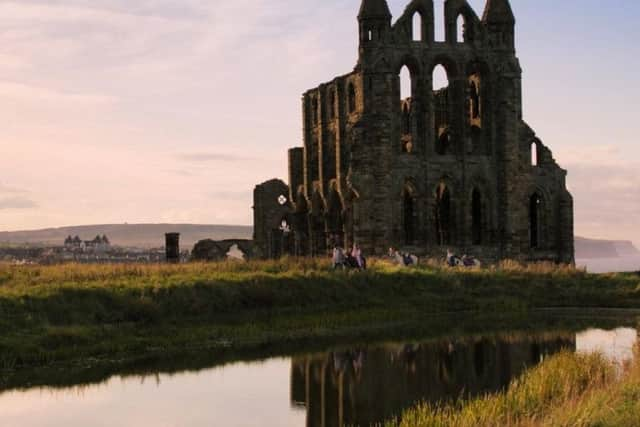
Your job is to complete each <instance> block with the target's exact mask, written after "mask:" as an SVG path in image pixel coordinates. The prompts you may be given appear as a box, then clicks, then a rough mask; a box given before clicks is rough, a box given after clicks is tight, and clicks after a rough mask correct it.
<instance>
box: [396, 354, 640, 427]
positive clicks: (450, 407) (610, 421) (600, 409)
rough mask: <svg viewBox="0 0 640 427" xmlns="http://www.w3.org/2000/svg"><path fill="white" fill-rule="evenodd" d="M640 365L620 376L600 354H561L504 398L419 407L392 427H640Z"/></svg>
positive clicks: (526, 376) (518, 382) (499, 395)
mask: <svg viewBox="0 0 640 427" xmlns="http://www.w3.org/2000/svg"><path fill="white" fill-rule="evenodd" d="M639 398H640V360H638V359H637V358H636V361H635V362H634V363H633V365H632V366H631V367H627V369H626V370H625V371H624V372H623V375H622V376H621V375H620V372H619V371H618V370H617V369H616V368H615V367H614V366H613V365H612V363H611V362H610V361H608V360H607V359H605V358H604V357H603V356H602V355H599V354H591V355H584V354H573V353H569V352H565V353H561V354H558V355H556V356H553V357H551V358H550V359H548V360H546V361H545V362H544V363H543V364H541V365H540V366H538V367H536V368H533V369H532V370H530V371H528V372H527V373H525V374H524V375H523V376H522V377H521V378H519V379H518V380H516V381H514V382H513V383H512V384H511V386H510V387H509V389H508V390H507V391H506V392H503V393H497V394H491V395H488V396H485V397H482V398H478V399H474V400H471V401H469V402H461V403H456V404H443V405H426V404H425V405H419V406H417V407H416V408H414V409H411V410H409V411H407V412H406V413H405V414H404V415H403V416H402V418H401V420H399V421H393V422H389V423H387V425H386V427H436V426H437V427H449V426H451V427H478V426H480V427H481V426H501V427H502V426H585V427H586V426H612V427H613V426H616V427H624V426H637V425H640V399H639Z"/></svg>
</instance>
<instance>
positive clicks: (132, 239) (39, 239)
mask: <svg viewBox="0 0 640 427" xmlns="http://www.w3.org/2000/svg"><path fill="white" fill-rule="evenodd" d="M173 232H175V233H180V246H181V247H182V248H184V249H192V248H193V245H194V244H195V243H196V242H198V241H199V240H203V239H213V240H224V239H251V238H252V234H253V227H250V226H242V225H194V224H107V225H87V226H77V227H61V228H48V229H44V230H34V231H15V232H0V243H5V244H7V243H9V244H34V245H35V244H45V245H56V246H61V245H62V244H64V239H65V238H66V237H67V236H76V235H77V236H80V238H81V239H83V240H91V239H93V238H94V237H95V236H97V235H103V234H105V235H107V237H108V238H109V240H110V241H111V244H113V245H116V246H124V247H135V248H156V247H163V246H164V235H165V233H173Z"/></svg>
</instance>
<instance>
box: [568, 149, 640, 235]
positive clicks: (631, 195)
mask: <svg viewBox="0 0 640 427" xmlns="http://www.w3.org/2000/svg"><path fill="white" fill-rule="evenodd" d="M557 153H558V158H559V159H560V163H561V164H562V166H563V167H566V168H567V170H568V178H567V179H568V186H569V188H570V191H571V192H572V193H573V197H574V200H575V217H576V232H577V234H580V235H585V236H587V237H598V238H616V239H627V240H629V239H630V240H634V241H635V242H640V227H638V225H637V216H638V213H639V212H640V174H638V172H637V171H638V170H640V161H638V160H636V159H635V157H634V156H625V151H624V150H622V149H620V148H618V147H616V146H613V145H597V146H590V145H582V146H566V147H563V148H562V149H561V150H558V152H557Z"/></svg>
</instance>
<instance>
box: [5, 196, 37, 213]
mask: <svg viewBox="0 0 640 427" xmlns="http://www.w3.org/2000/svg"><path fill="white" fill-rule="evenodd" d="M37 207H38V204H37V203H36V202H34V201H33V200H30V199H27V198H25V197H20V196H15V197H0V210H8V209H35V208H37Z"/></svg>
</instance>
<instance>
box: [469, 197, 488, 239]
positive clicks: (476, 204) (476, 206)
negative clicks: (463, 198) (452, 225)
mask: <svg viewBox="0 0 640 427" xmlns="http://www.w3.org/2000/svg"><path fill="white" fill-rule="evenodd" d="M485 211H486V208H485V201H484V197H483V194H482V190H481V189H480V188H478V187H474V189H473V191H472V192H471V244H473V245H474V246H480V245H483V244H484V243H485V235H486V212H485Z"/></svg>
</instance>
